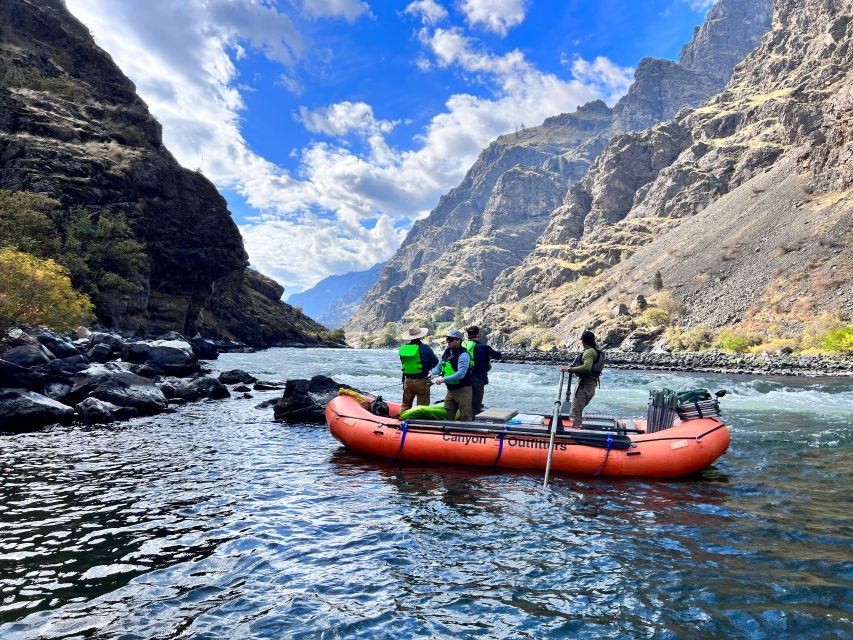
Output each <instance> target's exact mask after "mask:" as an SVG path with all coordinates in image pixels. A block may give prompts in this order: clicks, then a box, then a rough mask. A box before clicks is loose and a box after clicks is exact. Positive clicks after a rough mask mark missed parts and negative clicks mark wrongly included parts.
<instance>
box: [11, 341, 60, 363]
mask: <svg viewBox="0 0 853 640" xmlns="http://www.w3.org/2000/svg"><path fill="white" fill-rule="evenodd" d="M3 359H4V360H5V361H6V362H11V363H12V364H16V365H18V366H19V367H37V366H39V365H42V364H47V363H48V362H50V360H51V358H50V357H48V356H47V354H46V353H45V352H44V347H41V346H34V345H23V346H21V347H15V348H14V349H9V350H8V351H7V352H6V353H4V354H3Z"/></svg>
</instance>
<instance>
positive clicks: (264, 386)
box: [252, 381, 284, 391]
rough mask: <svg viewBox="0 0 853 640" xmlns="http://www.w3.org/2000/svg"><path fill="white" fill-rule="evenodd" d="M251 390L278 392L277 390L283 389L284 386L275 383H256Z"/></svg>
mask: <svg viewBox="0 0 853 640" xmlns="http://www.w3.org/2000/svg"><path fill="white" fill-rule="evenodd" d="M252 388H253V389H254V390H255V391H278V390H279V389H283V388H284V385H283V384H281V383H277V382H263V381H259V382H256V383H255V384H254V386H253V387H252Z"/></svg>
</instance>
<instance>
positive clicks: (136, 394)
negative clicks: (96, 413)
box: [69, 364, 169, 415]
mask: <svg viewBox="0 0 853 640" xmlns="http://www.w3.org/2000/svg"><path fill="white" fill-rule="evenodd" d="M72 382H73V386H72V388H71V393H70V394H69V400H70V401H71V402H75V403H76V402H81V401H82V400H83V399H85V398H87V397H92V398H97V399H98V400H103V401H105V402H110V403H112V404H114V405H116V406H119V407H133V408H135V409H137V410H138V411H139V413H140V415H145V414H152V413H159V412H161V411H163V410H164V409H166V407H168V404H169V403H168V401H167V400H166V397H165V396H164V395H163V392H162V391H160V389H158V388H157V387H156V386H155V384H154V383H153V382H152V381H151V380H148V379H147V378H143V377H141V376H138V375H136V374H133V373H130V372H129V371H124V370H123V369H121V368H120V367H118V366H117V365H115V364H106V365H101V364H95V365H92V366H90V367H89V368H88V369H86V370H85V371H82V372H80V373H78V374H77V375H75V376H74V378H73V379H72Z"/></svg>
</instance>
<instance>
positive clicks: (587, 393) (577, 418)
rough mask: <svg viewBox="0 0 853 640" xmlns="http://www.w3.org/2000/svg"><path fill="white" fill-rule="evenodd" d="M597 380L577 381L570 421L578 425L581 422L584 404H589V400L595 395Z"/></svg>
mask: <svg viewBox="0 0 853 640" xmlns="http://www.w3.org/2000/svg"><path fill="white" fill-rule="evenodd" d="M597 384H598V383H597V382H596V381H595V380H584V381H583V382H578V386H577V387H576V388H575V398H574V400H573V401H572V413H571V418H572V423H573V424H574V425H575V426H576V427H579V426H580V425H582V424H583V410H584V409H586V405H588V404H589V402H590V400H592V398H593V396H594V395H595V387H596V386H597Z"/></svg>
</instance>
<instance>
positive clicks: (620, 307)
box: [610, 303, 629, 318]
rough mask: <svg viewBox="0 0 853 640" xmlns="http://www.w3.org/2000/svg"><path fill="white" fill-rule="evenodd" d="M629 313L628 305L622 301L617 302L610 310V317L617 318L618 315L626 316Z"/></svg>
mask: <svg viewBox="0 0 853 640" xmlns="http://www.w3.org/2000/svg"><path fill="white" fill-rule="evenodd" d="M628 314H629V311H628V307H627V306H625V305H624V304H622V303H619V304H617V305H616V306H615V307H613V309H611V310H610V317H611V318H618V317H619V316H627V315H628Z"/></svg>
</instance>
